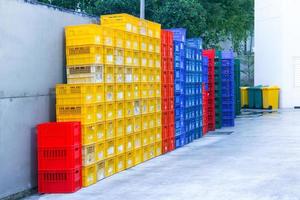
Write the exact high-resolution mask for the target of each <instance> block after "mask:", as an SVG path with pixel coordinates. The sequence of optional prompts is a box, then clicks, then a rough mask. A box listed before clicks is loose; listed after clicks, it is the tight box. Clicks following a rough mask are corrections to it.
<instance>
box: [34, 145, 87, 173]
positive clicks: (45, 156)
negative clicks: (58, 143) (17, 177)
mask: <svg viewBox="0 0 300 200" xmlns="http://www.w3.org/2000/svg"><path fill="white" fill-rule="evenodd" d="M81 164H82V162H81V146H80V145H76V146H69V147H41V148H38V170H58V169H65V170H66V169H74V168H76V167H80V166H81Z"/></svg>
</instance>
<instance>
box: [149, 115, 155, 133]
mask: <svg viewBox="0 0 300 200" xmlns="http://www.w3.org/2000/svg"><path fill="white" fill-rule="evenodd" d="M148 116H149V121H148V123H149V124H148V126H149V128H150V129H152V128H155V127H156V126H155V125H156V119H155V117H156V116H155V114H154V113H152V114H148ZM154 135H155V134H154Z"/></svg>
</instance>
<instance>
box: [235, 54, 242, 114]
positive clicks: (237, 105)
mask: <svg viewBox="0 0 300 200" xmlns="http://www.w3.org/2000/svg"><path fill="white" fill-rule="evenodd" d="M240 86H241V61H240V60H239V59H234V89H235V93H234V94H235V115H240V114H241V90H240Z"/></svg>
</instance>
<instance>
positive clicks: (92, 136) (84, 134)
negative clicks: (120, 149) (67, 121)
mask: <svg viewBox="0 0 300 200" xmlns="http://www.w3.org/2000/svg"><path fill="white" fill-rule="evenodd" d="M81 138H82V139H81V143H82V145H89V144H93V143H95V142H97V136H96V125H95V124H91V125H82V126H81Z"/></svg>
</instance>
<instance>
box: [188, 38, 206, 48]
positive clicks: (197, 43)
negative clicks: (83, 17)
mask: <svg viewBox="0 0 300 200" xmlns="http://www.w3.org/2000/svg"><path fill="white" fill-rule="evenodd" d="M202 44H203V40H202V38H189V39H186V46H189V47H193V48H197V49H203V48H202Z"/></svg>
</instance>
